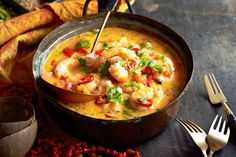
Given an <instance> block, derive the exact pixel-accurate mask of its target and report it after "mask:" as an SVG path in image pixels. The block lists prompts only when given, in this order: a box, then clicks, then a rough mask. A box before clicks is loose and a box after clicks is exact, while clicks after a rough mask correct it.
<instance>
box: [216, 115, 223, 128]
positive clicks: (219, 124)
mask: <svg viewBox="0 0 236 157" xmlns="http://www.w3.org/2000/svg"><path fill="white" fill-rule="evenodd" d="M221 121H222V116H220V120H219V122H218V125H217V127H216V130H220V126H221Z"/></svg>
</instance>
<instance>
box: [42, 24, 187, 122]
mask: <svg viewBox="0 0 236 157" xmlns="http://www.w3.org/2000/svg"><path fill="white" fill-rule="evenodd" d="M96 35H97V31H96V30H92V31H90V32H85V33H82V34H80V35H77V36H73V37H71V38H69V39H67V40H66V41H64V42H62V43H60V44H59V45H58V46H57V47H56V48H55V49H54V50H53V51H52V52H51V53H50V55H49V56H48V58H47V60H46V63H45V65H44V68H43V71H42V78H43V79H45V80H46V81H47V82H49V83H51V84H53V85H55V86H58V87H60V88H64V89H66V90H72V91H76V92H80V93H84V94H96V93H97V94H102V96H100V97H98V98H97V99H96V100H94V101H90V102H86V103H69V102H62V101H61V104H62V105H63V106H65V107H67V108H69V109H71V110H73V111H75V112H78V113H80V114H83V115H86V116H89V117H94V118H99V119H115V120H123V119H132V118H134V117H139V116H144V115H148V114H150V113H153V112H155V111H156V110H160V109H162V108H163V107H164V106H165V105H167V104H168V103H169V102H171V101H172V100H173V99H175V98H176V97H177V96H178V95H179V94H180V92H181V91H182V89H183V86H184V84H185V80H186V69H185V67H184V65H183V63H182V60H181V59H180V57H179V56H178V54H177V53H176V52H175V51H174V50H173V49H172V48H171V47H169V46H168V45H167V44H166V43H164V42H162V41H160V40H159V39H158V38H157V37H156V36H155V35H150V34H148V33H146V32H140V31H137V30H129V29H125V28H119V27H110V28H105V29H104V31H103V34H102V36H101V38H100V40H99V43H98V45H97V47H96V49H95V51H94V52H93V53H89V52H90V50H91V48H92V44H93V42H94V40H95V38H96Z"/></svg>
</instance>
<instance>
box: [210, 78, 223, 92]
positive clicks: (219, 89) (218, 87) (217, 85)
mask: <svg viewBox="0 0 236 157" xmlns="http://www.w3.org/2000/svg"><path fill="white" fill-rule="evenodd" d="M211 76H212V78H213V80H214V82H215V85H216V87H217V89H218V91H219V92H220V93H223V92H222V90H221V88H220V86H219V84H218V82H217V81H216V78H215V76H214V74H211Z"/></svg>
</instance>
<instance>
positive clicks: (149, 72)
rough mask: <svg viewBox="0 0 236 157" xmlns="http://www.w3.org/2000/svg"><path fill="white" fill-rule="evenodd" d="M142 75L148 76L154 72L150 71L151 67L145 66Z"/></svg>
mask: <svg viewBox="0 0 236 157" xmlns="http://www.w3.org/2000/svg"><path fill="white" fill-rule="evenodd" d="M144 73H145V74H148V75H152V74H153V73H154V72H153V70H152V68H151V67H149V66H147V67H146V68H145V69H144Z"/></svg>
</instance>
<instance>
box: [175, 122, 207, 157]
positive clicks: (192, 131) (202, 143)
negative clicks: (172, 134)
mask: <svg viewBox="0 0 236 157" xmlns="http://www.w3.org/2000/svg"><path fill="white" fill-rule="evenodd" d="M176 121H177V122H178V123H179V124H181V125H182V126H183V127H184V128H185V129H186V130H187V132H188V133H189V135H190V136H191V137H192V139H193V141H194V142H195V143H196V145H197V146H198V147H199V148H200V149H201V151H202V153H203V155H204V157H207V154H206V150H207V148H208V145H207V142H206V137H207V134H206V132H205V131H204V130H203V129H202V128H200V127H199V126H198V125H197V124H195V123H193V122H191V121H190V120H183V119H177V118H176Z"/></svg>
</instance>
